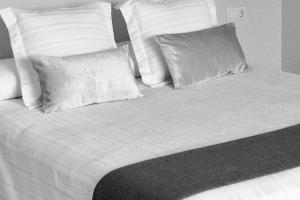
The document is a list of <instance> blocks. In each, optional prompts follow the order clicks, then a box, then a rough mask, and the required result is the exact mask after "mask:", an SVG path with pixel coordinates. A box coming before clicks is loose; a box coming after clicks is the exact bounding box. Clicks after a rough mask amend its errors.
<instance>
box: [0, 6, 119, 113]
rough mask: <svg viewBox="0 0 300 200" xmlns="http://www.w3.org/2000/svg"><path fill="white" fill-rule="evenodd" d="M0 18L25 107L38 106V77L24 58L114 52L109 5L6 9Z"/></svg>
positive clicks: (39, 90) (39, 95)
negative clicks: (47, 8)
mask: <svg viewBox="0 0 300 200" xmlns="http://www.w3.org/2000/svg"><path fill="white" fill-rule="evenodd" d="M0 14H1V16H2V18H3V20H4V22H5V24H6V26H7V28H8V30H9V34H10V39H11V46H12V49H13V53H14V57H15V60H16V64H17V68H18V71H19V75H20V79H21V89H22V95H23V100H24V103H25V105H26V106H28V107H36V106H39V105H40V97H41V89H40V86H39V82H38V76H37V74H36V72H35V71H34V70H33V67H32V65H31V63H30V62H29V60H28V56H29V55H32V54H39V55H48V56H69V55H75V54H84V53H90V52H95V51H101V50H106V49H111V48H115V47H116V44H115V40H114V35H113V28H112V20H111V5H110V4H109V3H105V2H99V3H90V4H86V5H80V6H75V7H70V8H61V9H52V10H45V11H28V10H20V9H14V8H6V9H3V10H1V11H0Z"/></svg>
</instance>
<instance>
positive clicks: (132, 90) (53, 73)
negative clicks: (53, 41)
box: [31, 46, 142, 112]
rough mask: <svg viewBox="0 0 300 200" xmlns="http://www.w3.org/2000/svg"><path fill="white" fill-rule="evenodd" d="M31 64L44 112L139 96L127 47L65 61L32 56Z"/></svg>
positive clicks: (65, 58)
mask: <svg viewBox="0 0 300 200" xmlns="http://www.w3.org/2000/svg"><path fill="white" fill-rule="evenodd" d="M31 61H32V64H33V66H34V69H35V70H36V72H37V73H38V75H39V80H40V85H41V89H42V94H43V110H44V112H54V111H60V110H65V109H69V108H77V107H82V106H86V105H89V104H93V103H103V102H109V101H117V100H124V99H135V98H138V97H141V96H142V94H141V93H140V90H139V88H138V86H137V85H136V82H135V77H134V75H133V73H132V69H131V66H130V63H131V62H130V61H129V51H128V46H123V47H120V48H118V49H113V50H108V51H103V52H96V53H90V54H83V55H75V56H68V57H50V56H40V55H39V56H38V55H36V56H31Z"/></svg>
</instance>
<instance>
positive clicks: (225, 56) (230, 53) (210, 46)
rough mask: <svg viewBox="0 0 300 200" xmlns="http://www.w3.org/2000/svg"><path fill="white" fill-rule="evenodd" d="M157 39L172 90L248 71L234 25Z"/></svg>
mask: <svg viewBox="0 0 300 200" xmlns="http://www.w3.org/2000/svg"><path fill="white" fill-rule="evenodd" d="M156 38H157V41H158V43H159V45H160V47H161V50H162V53H163V55H164V58H165V59H166V62H167V65H168V68H169V71H170V74H171V76H172V79H173V83H174V87H175V88H184V87H187V86H191V85H194V84H197V83H200V82H203V81H206V80H210V79H213V78H216V77H219V76H222V75H224V74H228V73H230V72H231V73H238V72H242V71H244V70H245V69H246V68H247V64H246V59H245V56H244V53H243V50H242V48H241V45H240V43H239V41H238V39H237V36H236V29H235V25H234V24H225V25H223V26H219V27H214V28H210V29H206V30H201V31H196V32H190V33H182V34H171V35H161V36H157V37H156Z"/></svg>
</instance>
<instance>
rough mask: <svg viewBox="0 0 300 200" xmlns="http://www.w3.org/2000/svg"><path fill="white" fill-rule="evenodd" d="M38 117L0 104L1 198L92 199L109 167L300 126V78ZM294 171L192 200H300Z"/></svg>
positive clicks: (216, 85) (223, 83)
mask: <svg viewBox="0 0 300 200" xmlns="http://www.w3.org/2000/svg"><path fill="white" fill-rule="evenodd" d="M143 93H144V94H145V97H144V98H141V99H138V100H135V101H126V102H114V103H108V104H100V105H94V106H88V107H85V108H80V109H76V110H69V111H65V112H61V113H53V114H48V115H44V114H42V112H41V111H40V110H38V109H37V108H36V109H32V110H28V109H26V108H25V107H24V106H23V105H22V103H21V100H5V101H2V102H0V177H1V181H0V199H1V200H91V199H92V195H93V190H94V188H95V186H96V184H97V182H98V181H99V180H100V179H101V177H103V176H104V175H105V174H107V173H108V172H110V171H111V170H114V169H117V168H119V167H122V166H126V165H128V164H132V163H135V162H139V161H143V160H146V159H150V158H154V157H158V156H163V155H167V154H171V153H176V152H180V151H184V150H188V149H194V148H199V147H204V146H207V145H212V144H216V143H221V142H226V141H230V140H234V139H238V138H243V137H247V136H252V135H256V134H260V133H263V132H267V131H272V130H275V129H279V128H283V127H287V126H291V125H295V124H298V123H299V122H300V77H299V76H297V75H290V74H285V73H282V74H278V75H269V74H264V73H261V74H258V73H256V72H249V73H245V74H239V75H232V76H225V77H221V78H218V79H215V80H213V81H208V82H206V83H203V84H201V85H198V86H193V87H191V88H188V89H184V90H176V91H175V90H173V89H172V88H171V87H170V86H164V87H162V88H158V89H151V88H148V87H145V89H144V90H143ZM299 193H300V167H298V168H295V169H291V170H288V171H285V172H282V173H278V174H274V175H269V176H266V177H262V178H258V179H254V180H250V181H246V182H243V183H238V184H234V185H230V186H226V187H223V188H219V189H213V190H210V191H208V192H204V193H200V194H198V195H195V196H192V197H190V198H188V199H189V200H220V199H222V200H229V199H230V200H277V199H280V200H282V199H284V200H298V199H299V195H300V194H299Z"/></svg>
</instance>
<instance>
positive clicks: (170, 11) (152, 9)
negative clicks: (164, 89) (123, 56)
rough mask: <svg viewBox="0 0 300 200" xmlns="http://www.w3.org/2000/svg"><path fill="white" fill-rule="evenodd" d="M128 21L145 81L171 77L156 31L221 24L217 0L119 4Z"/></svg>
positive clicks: (150, 0)
mask: <svg viewBox="0 0 300 200" xmlns="http://www.w3.org/2000/svg"><path fill="white" fill-rule="evenodd" d="M118 7H119V8H120V9H121V11H122V14H123V16H124V18H125V21H126V23H127V28H128V31H129V35H130V38H131V41H132V45H133V48H134V52H135V55H136V58H137V62H138V64H139V70H140V73H141V75H142V79H143V82H144V83H145V84H147V85H149V86H153V87H156V86H160V85H162V84H164V83H166V82H169V81H170V80H171V77H170V74H169V71H168V69H167V65H166V63H165V60H164V58H163V56H162V53H161V52H160V49H159V46H158V44H157V43H156V41H155V40H154V37H153V36H155V35H161V34H170V33H183V32H191V31H196V30H200V29H204V28H208V27H211V26H212V25H216V24H217V18H216V7H215V4H214V1H213V0H132V1H126V2H125V3H123V4H120V5H119V6H118Z"/></svg>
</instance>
